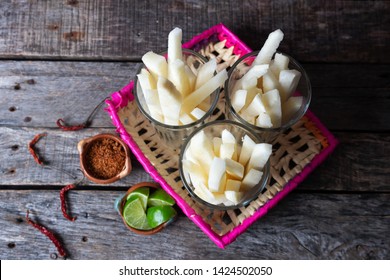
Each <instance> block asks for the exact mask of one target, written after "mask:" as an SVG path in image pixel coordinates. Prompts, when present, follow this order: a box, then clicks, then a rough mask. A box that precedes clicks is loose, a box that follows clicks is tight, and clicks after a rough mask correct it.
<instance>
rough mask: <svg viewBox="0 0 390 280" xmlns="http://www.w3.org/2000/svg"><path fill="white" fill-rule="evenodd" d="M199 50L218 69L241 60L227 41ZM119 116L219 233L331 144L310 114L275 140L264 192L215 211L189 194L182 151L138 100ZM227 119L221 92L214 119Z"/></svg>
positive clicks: (241, 219)
mask: <svg viewBox="0 0 390 280" xmlns="http://www.w3.org/2000/svg"><path fill="white" fill-rule="evenodd" d="M198 51H199V52H200V53H201V54H202V55H204V56H206V57H207V58H211V57H215V58H217V62H218V70H219V71H220V70H221V69H225V68H229V67H230V66H232V65H233V64H234V62H235V61H236V60H237V59H238V56H236V55H234V54H233V47H230V48H227V47H225V41H222V42H209V43H208V45H206V46H204V47H202V48H201V49H200V50H198ZM118 116H119V118H120V120H121V123H122V124H123V125H124V127H125V129H126V131H127V132H128V134H129V135H130V136H131V137H132V138H133V140H134V141H135V142H136V144H137V145H138V147H139V149H140V150H141V151H142V153H143V154H144V155H145V156H146V158H147V159H148V160H149V161H150V163H151V164H152V165H153V166H154V167H155V169H156V170H157V172H158V173H159V174H160V175H161V176H162V177H163V178H164V179H165V180H166V182H167V183H168V184H169V185H170V186H171V187H172V189H173V190H174V191H175V192H176V193H177V194H178V195H179V196H180V197H181V198H182V199H183V200H185V201H186V203H187V204H188V205H189V206H190V207H191V208H192V209H194V210H195V212H196V213H197V214H198V215H200V216H201V217H202V219H203V221H204V222H206V223H207V224H209V225H210V227H211V229H212V230H213V231H214V232H215V233H216V234H217V235H219V236H223V235H225V234H226V233H228V232H230V231H232V230H233V229H234V228H235V227H237V226H238V225H240V224H242V223H243V222H244V220H245V219H247V218H249V217H251V216H252V215H253V214H254V213H255V212H256V211H257V210H258V209H259V208H260V207H262V206H263V205H264V204H265V203H267V201H269V200H270V199H272V198H273V197H274V196H275V195H276V194H277V193H279V192H280V191H282V190H283V188H284V187H285V186H286V184H287V183H288V182H289V181H290V180H292V179H293V178H294V177H295V176H296V175H298V174H299V173H300V172H301V171H302V170H303V168H304V167H305V166H306V165H308V164H309V163H310V162H311V161H312V159H313V158H314V157H315V156H316V155H318V154H319V153H321V151H322V149H324V148H326V147H327V146H328V143H327V138H326V137H325V136H324V135H322V133H321V130H320V129H318V128H317V126H316V124H315V123H313V122H312V120H311V119H310V118H308V117H307V116H305V117H303V118H302V119H301V120H300V121H299V122H297V123H296V124H295V125H294V126H293V127H292V128H291V129H289V130H288V131H286V132H285V133H283V134H281V135H280V136H279V137H278V138H277V139H275V141H274V142H273V154H272V156H271V159H270V160H271V180H270V182H269V184H268V185H267V186H266V188H265V189H264V190H263V192H262V194H260V195H259V197H258V198H257V199H256V200H254V201H252V202H251V203H250V204H249V205H248V206H246V207H242V208H240V209H237V210H229V211H212V210H210V209H208V208H205V207H203V206H202V205H201V204H199V203H197V202H195V201H194V200H193V199H192V198H191V197H190V195H189V194H188V192H187V191H186V189H185V188H184V186H183V184H182V182H181V180H180V175H179V170H178V161H179V151H177V150H174V149H172V148H171V147H170V146H169V143H164V142H163V141H162V140H161V139H160V137H159V136H158V134H157V133H156V130H155V129H154V127H153V126H152V125H151V124H150V123H149V121H148V120H147V119H146V118H145V117H144V116H143V115H142V114H141V112H140V111H139V109H138V108H137V105H136V103H135V102H134V101H133V102H129V103H128V104H127V106H125V107H123V108H121V109H119V111H118ZM224 118H225V100H224V94H223V92H222V93H221V96H220V100H219V103H218V105H217V108H216V109H215V111H214V114H213V116H212V120H216V119H224Z"/></svg>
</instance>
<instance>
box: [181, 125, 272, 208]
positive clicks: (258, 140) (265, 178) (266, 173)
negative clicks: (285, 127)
mask: <svg viewBox="0 0 390 280" xmlns="http://www.w3.org/2000/svg"><path fill="white" fill-rule="evenodd" d="M226 124H227V125H232V126H237V127H240V129H242V130H244V131H245V132H248V134H249V136H250V137H251V138H253V140H255V142H256V144H258V143H263V141H262V140H261V138H260V137H259V136H258V135H257V134H256V133H254V132H252V131H251V130H250V129H249V128H248V127H247V126H245V125H244V124H242V123H239V122H237V121H232V120H216V121H211V122H208V123H206V124H204V125H202V126H201V127H198V128H197V129H196V130H194V131H193V132H192V133H191V134H190V135H189V136H188V137H187V138H186V139H185V141H184V143H183V145H182V148H181V151H180V155H179V174H180V178H181V180H182V182H183V186H184V188H185V189H186V190H187V191H188V193H189V194H190V195H191V197H192V198H193V199H195V201H197V202H199V203H201V204H203V205H205V206H207V207H208V208H210V209H214V210H221V211H226V210H234V209H238V208H240V207H245V206H247V205H248V204H249V203H251V202H252V201H253V200H255V199H256V198H257V197H258V196H259V194H260V193H261V192H262V191H263V190H264V188H265V187H266V184H267V183H268V181H269V179H270V170H271V163H270V159H268V161H267V162H266V164H265V165H264V168H263V170H262V171H261V172H263V175H262V177H261V180H260V181H259V184H260V185H261V186H260V187H259V188H258V189H257V190H256V191H255V192H253V194H252V195H250V196H249V197H248V198H246V199H245V200H243V201H241V202H240V203H238V204H236V205H230V206H225V205H221V204H219V205H216V204H212V203H209V202H207V201H205V200H203V199H202V198H200V197H199V196H198V195H197V194H196V193H195V192H194V190H193V189H192V187H191V185H192V184H189V182H187V180H186V176H185V173H184V169H183V164H182V161H183V159H184V153H185V151H186V150H187V147H188V145H189V143H190V141H191V139H192V138H193V136H195V135H196V134H197V133H198V132H200V131H201V130H203V129H205V128H207V127H209V126H214V125H226Z"/></svg>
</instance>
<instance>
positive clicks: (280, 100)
mask: <svg viewBox="0 0 390 280" xmlns="http://www.w3.org/2000/svg"><path fill="white" fill-rule="evenodd" d="M283 37H284V34H283V32H282V31H281V30H280V29H278V30H275V31H273V32H271V33H270V34H269V36H268V38H267V40H266V41H265V43H264V45H263V47H262V48H261V50H260V51H259V52H258V54H257V56H256V57H255V59H254V60H253V62H252V63H251V65H250V66H246V67H245V66H243V68H242V69H244V71H246V73H245V74H244V75H242V77H241V78H239V79H237V80H236V81H235V83H234V84H233V85H232V86H231V87H230V88H231V90H232V93H231V95H230V97H231V98H230V100H231V105H232V107H233V108H234V110H235V111H236V112H237V113H238V114H239V115H240V116H241V117H242V118H243V119H244V120H246V121H247V122H249V123H250V124H252V125H256V126H258V127H263V128H277V127H280V126H282V125H283V124H285V123H287V122H288V121H289V120H290V119H291V118H293V116H294V115H295V114H296V112H298V111H299V109H300V108H301V106H302V104H303V97H301V98H295V97H296V96H294V93H295V91H296V89H297V86H298V84H299V81H300V78H301V76H302V74H301V73H300V72H299V71H297V70H295V69H289V68H288V65H289V63H290V59H289V57H288V56H286V55H284V54H281V53H276V50H277V48H278V47H279V45H280V42H281V41H282V40H283ZM241 71H242V70H241ZM291 98H292V101H289V100H290V99H291ZM285 104H286V105H285Z"/></svg>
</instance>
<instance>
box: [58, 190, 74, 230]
mask: <svg viewBox="0 0 390 280" xmlns="http://www.w3.org/2000/svg"><path fill="white" fill-rule="evenodd" d="M74 188H76V186H75V185H73V184H70V185H67V186H65V187H63V188H62V189H61V191H60V200H61V210H62V214H63V215H64V217H65V218H66V219H68V220H69V221H72V222H74V221H75V220H76V218H77V217H71V216H69V214H68V212H67V211H66V209H67V207H66V199H65V194H66V192H67V191H69V190H71V189H74Z"/></svg>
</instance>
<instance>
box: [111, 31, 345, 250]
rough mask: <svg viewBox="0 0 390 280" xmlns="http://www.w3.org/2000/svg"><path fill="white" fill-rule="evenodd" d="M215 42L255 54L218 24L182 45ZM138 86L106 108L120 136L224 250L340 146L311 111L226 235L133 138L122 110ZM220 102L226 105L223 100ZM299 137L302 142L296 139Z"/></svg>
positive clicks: (283, 141) (285, 139)
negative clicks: (267, 179) (304, 149)
mask: <svg viewBox="0 0 390 280" xmlns="http://www.w3.org/2000/svg"><path fill="white" fill-rule="evenodd" d="M210 41H214V42H224V46H225V49H226V48H227V49H229V48H230V50H232V51H233V55H236V56H241V55H244V54H246V53H248V52H251V49H250V48H249V47H247V46H246V45H245V44H244V43H243V42H241V41H240V40H239V38H238V37H237V36H236V35H234V34H233V33H232V32H231V31H230V30H229V29H228V28H227V27H226V26H224V25H223V24H218V25H215V26H213V27H211V28H210V29H208V30H206V31H204V32H203V33H202V34H200V35H197V36H195V37H194V38H193V39H192V40H190V41H189V42H187V43H185V44H183V47H184V48H189V49H194V50H196V51H199V50H201V49H202V48H203V47H204V46H205V45H207V44H208V43H209V42H210ZM232 47H233V48H232ZM133 86H134V85H133V82H132V81H131V82H130V83H129V84H128V85H126V86H125V87H124V88H122V89H121V90H120V91H118V92H114V93H112V94H111V100H107V101H106V104H107V107H106V108H105V110H106V111H107V112H108V114H109V115H110V116H111V118H112V122H113V124H114V125H115V126H116V128H117V132H118V133H119V134H120V136H121V137H122V139H123V140H124V141H125V142H126V143H127V144H128V145H129V147H130V149H131V151H132V152H133V154H134V156H135V157H136V158H137V159H138V161H139V162H140V163H141V164H142V166H143V167H144V169H145V170H146V172H148V173H149V174H150V175H151V176H152V178H153V179H154V180H155V181H156V182H158V183H159V184H160V185H161V186H162V188H163V189H165V190H166V191H167V192H168V193H169V194H170V195H171V196H172V197H173V198H174V199H175V200H176V202H177V205H178V206H179V207H180V208H181V209H182V211H183V212H184V214H185V215H186V216H187V217H188V218H189V219H190V220H192V221H193V222H194V223H195V224H196V225H197V226H198V227H199V228H200V229H201V230H202V231H203V232H204V233H205V234H207V235H208V236H209V238H210V239H211V240H212V241H213V242H214V243H215V244H216V245H217V246H219V247H220V248H224V247H225V246H226V245H228V244H230V243H231V242H233V241H234V240H235V239H236V238H237V237H238V236H239V235H240V234H241V233H243V232H244V231H245V230H246V229H247V228H248V227H249V226H250V225H251V224H252V223H254V222H255V221H256V220H258V219H259V218H260V217H262V216H264V215H265V214H266V213H267V212H268V210H270V209H271V208H272V207H274V206H275V205H276V204H277V203H278V202H279V201H280V200H281V199H283V198H284V197H285V196H286V195H287V194H288V193H290V192H291V191H292V190H293V189H295V188H296V187H297V186H298V184H299V183H300V182H302V181H303V180H304V179H305V178H306V177H307V176H308V175H309V174H310V173H311V172H312V171H313V170H314V169H315V168H316V167H317V166H318V165H319V164H320V163H322V162H323V161H324V160H325V159H326V158H327V157H328V156H329V154H330V153H331V152H332V151H333V150H334V148H335V147H336V145H337V143H338V141H337V139H336V138H335V137H334V136H333V135H332V134H331V133H330V132H329V131H328V130H327V129H326V127H325V126H324V125H322V124H321V122H320V121H319V119H318V118H317V117H316V116H315V115H314V114H313V113H311V112H307V114H306V115H305V117H304V118H303V119H302V121H301V122H300V123H299V124H298V125H296V127H294V128H293V129H292V130H291V131H290V132H289V133H288V134H286V135H282V136H281V137H280V139H279V138H278V140H277V141H276V143H277V145H278V147H279V148H278V149H277V151H276V152H275V155H273V158H271V175H272V177H273V180H271V182H270V186H268V187H267V190H266V192H265V193H263V194H261V195H260V196H259V199H258V201H256V203H254V205H250V206H249V207H248V208H247V209H241V210H242V212H245V215H244V214H243V215H241V216H240V215H237V216H236V215H235V213H233V212H229V213H226V214H227V215H228V216H229V217H230V218H231V220H233V222H232V224H233V225H229V228H228V229H227V230H226V232H225V231H219V230H216V228H215V227H214V226H213V224H212V223H210V221H208V220H207V219H206V218H205V215H204V214H202V213H201V210H199V207H198V206H196V205H195V204H194V202H189V200H188V198H187V197H186V196H185V195H184V196H183V193H182V192H181V191H180V193H179V192H178V191H177V188H176V190H175V189H174V188H172V186H171V185H170V184H168V183H167V180H166V178H167V177H166V176H164V175H161V174H160V173H159V172H158V171H157V169H158V168H156V166H155V165H153V164H152V163H151V161H150V160H149V159H148V157H147V156H145V154H144V153H143V152H142V150H141V149H140V147H139V145H138V144H137V141H138V143H139V140H140V139H136V138H138V136H137V135H135V134H134V133H133V136H131V135H130V134H129V133H128V131H127V129H126V127H125V125H124V123H123V122H122V121H121V119H120V117H119V114H118V112H119V111H121V110H122V109H123V108H126V107H127V106H128V105H129V104H131V105H133V104H132V103H134V96H133V93H132V90H133ZM221 102H224V100H222V101H221ZM297 138H299V139H298V140H295V139H297ZM307 139H309V140H307ZM303 146H305V147H308V148H307V150H310V151H314V152H308V153H306V154H303V152H302V153H301V152H300V151H301V149H302V147H303ZM291 162H294V163H293V165H294V166H293V167H291V168H290V165H291ZM206 214H208V213H206Z"/></svg>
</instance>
